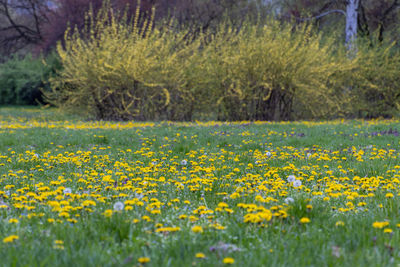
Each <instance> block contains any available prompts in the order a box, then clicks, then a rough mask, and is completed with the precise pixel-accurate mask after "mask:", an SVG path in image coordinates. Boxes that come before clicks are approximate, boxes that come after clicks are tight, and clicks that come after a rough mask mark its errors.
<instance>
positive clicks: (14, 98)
mask: <svg viewBox="0 0 400 267" xmlns="http://www.w3.org/2000/svg"><path fill="white" fill-rule="evenodd" d="M46 61H47V63H46V62H45V61H44V58H43V57H38V58H33V57H32V56H31V55H27V56H25V57H24V58H22V59H19V58H17V57H14V58H12V59H10V60H8V61H6V62H5V63H3V64H1V65H0V104H3V105H4V104H7V105H15V104H16V105H36V104H38V102H40V101H42V93H41V90H42V89H44V90H47V89H48V85H47V84H46V82H45V81H46V80H47V79H48V78H49V77H50V76H51V75H52V74H53V73H54V72H55V69H56V68H58V67H59V62H58V59H57V57H56V56H55V55H53V54H51V55H49V56H48V58H47V59H46Z"/></svg>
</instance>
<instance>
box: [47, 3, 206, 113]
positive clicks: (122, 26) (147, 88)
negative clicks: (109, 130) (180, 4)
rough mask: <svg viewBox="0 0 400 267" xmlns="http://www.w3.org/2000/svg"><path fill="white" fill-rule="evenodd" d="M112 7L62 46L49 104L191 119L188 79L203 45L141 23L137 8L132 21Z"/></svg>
mask: <svg viewBox="0 0 400 267" xmlns="http://www.w3.org/2000/svg"><path fill="white" fill-rule="evenodd" d="M109 5H110V4H109V2H106V4H105V6H104V7H103V8H102V9H101V10H100V11H99V13H98V14H97V15H96V16H95V15H94V14H93V13H92V12H89V14H88V16H87V21H88V23H87V24H88V26H87V27H86V28H85V30H84V31H83V32H78V31H75V32H73V34H71V33H70V32H67V33H66V35H65V36H66V37H65V43H64V45H61V44H59V45H58V47H57V51H58V54H59V55H60V58H61V62H62V64H63V66H64V69H63V70H62V71H61V72H60V73H59V75H58V76H57V77H55V78H53V79H51V84H52V88H53V90H52V92H50V93H47V94H46V97H47V100H48V101H49V102H50V103H53V104H55V105H57V106H60V107H62V108H64V109H69V110H71V109H73V110H74V111H80V112H82V113H85V114H87V115H90V116H92V117H95V118H98V119H114V120H120V119H123V120H126V119H141V120H148V119H173V120H183V119H190V118H191V113H192V112H193V108H194V107H193V105H191V103H193V102H194V99H195V96H194V95H193V94H192V92H191V90H190V88H188V86H189V84H188V81H189V80H190V78H189V77H186V76H187V74H188V71H187V70H188V69H190V67H189V65H190V64H193V63H192V62H191V58H192V57H193V54H194V51H197V50H198V45H199V42H195V41H192V40H190V38H188V34H187V32H184V31H181V32H173V31H172V30H170V29H169V28H170V27H168V26H166V27H163V28H157V27H154V26H153V23H152V22H153V20H152V19H149V20H146V21H140V20H139V9H137V14H136V16H135V19H134V21H133V23H129V21H128V20H127V19H126V18H125V17H124V16H121V14H115V13H113V11H112V9H111V8H110V6H109ZM171 28H172V27H171Z"/></svg>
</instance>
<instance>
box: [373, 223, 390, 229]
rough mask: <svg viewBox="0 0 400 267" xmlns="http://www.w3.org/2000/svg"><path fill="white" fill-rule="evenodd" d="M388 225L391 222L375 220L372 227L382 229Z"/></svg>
mask: <svg viewBox="0 0 400 267" xmlns="http://www.w3.org/2000/svg"><path fill="white" fill-rule="evenodd" d="M388 225H389V222H374V223H373V224H372V227H374V228H378V229H382V228H384V227H386V226H388Z"/></svg>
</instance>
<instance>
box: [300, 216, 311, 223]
mask: <svg viewBox="0 0 400 267" xmlns="http://www.w3.org/2000/svg"><path fill="white" fill-rule="evenodd" d="M309 222H311V221H310V219H308V218H307V217H303V218H301V219H300V223H309Z"/></svg>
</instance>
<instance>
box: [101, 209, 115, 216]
mask: <svg viewBox="0 0 400 267" xmlns="http://www.w3.org/2000/svg"><path fill="white" fill-rule="evenodd" d="M112 214H113V211H112V210H105V211H104V213H103V215H104V217H111V216H112Z"/></svg>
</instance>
